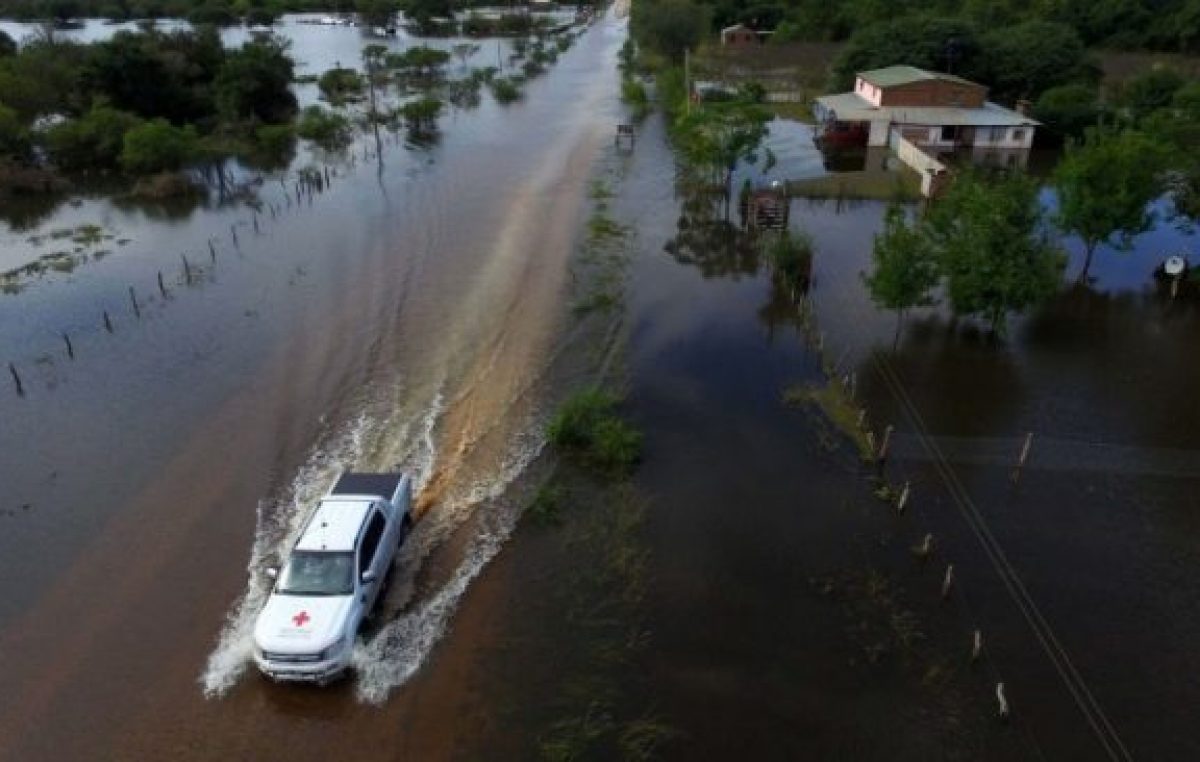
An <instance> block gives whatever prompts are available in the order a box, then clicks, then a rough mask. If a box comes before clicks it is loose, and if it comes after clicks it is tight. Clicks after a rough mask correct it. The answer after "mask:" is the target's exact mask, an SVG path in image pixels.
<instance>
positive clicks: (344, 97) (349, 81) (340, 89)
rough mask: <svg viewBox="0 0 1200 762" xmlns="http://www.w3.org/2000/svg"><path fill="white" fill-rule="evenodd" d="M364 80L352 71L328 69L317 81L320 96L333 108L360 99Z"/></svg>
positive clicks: (364, 83)
mask: <svg viewBox="0 0 1200 762" xmlns="http://www.w3.org/2000/svg"><path fill="white" fill-rule="evenodd" d="M365 86H366V80H365V79H364V78H363V77H362V75H360V74H359V73H358V72H356V71H355V70H354V69H346V68H336V69H330V70H329V71H327V72H325V73H324V74H322V75H321V78H320V79H318V80H317V87H318V88H319V89H320V90H321V96H322V97H323V98H325V100H327V101H329V102H330V103H332V104H334V105H335V106H338V105H341V104H343V103H348V102H351V101H357V100H360V99H362V96H363V90H364V89H365Z"/></svg>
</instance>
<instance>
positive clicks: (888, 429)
mask: <svg viewBox="0 0 1200 762" xmlns="http://www.w3.org/2000/svg"><path fill="white" fill-rule="evenodd" d="M892 429H893V427H892V425H891V424H888V425H887V426H885V427H884V429H883V442H881V443H880V445H879V455H878V456H876V459H877V460H878V461H879V467H880V468H883V464H884V463H886V462H887V456H888V447H889V446H890V445H891V443H892Z"/></svg>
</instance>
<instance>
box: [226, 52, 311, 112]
mask: <svg viewBox="0 0 1200 762" xmlns="http://www.w3.org/2000/svg"><path fill="white" fill-rule="evenodd" d="M290 47H291V43H290V42H289V41H287V40H285V39H283V38H282V37H278V36H275V35H272V36H270V37H267V38H266V39H260V40H255V41H253V42H248V43H246V44H245V45H243V46H242V48H241V49H240V50H236V51H233V52H231V53H230V54H229V56H228V57H227V58H226V60H225V62H224V64H223V65H222V66H221V69H220V71H219V72H218V73H217V76H216V79H215V80H214V81H213V89H214V91H215V93H216V101H217V107H218V109H219V110H220V113H221V116H222V117H223V118H225V119H226V120H228V121H242V120H247V121H255V122H261V123H267V124H278V123H281V122H286V121H288V120H290V119H291V118H292V116H293V115H295V113H296V96H295V95H294V94H293V93H292V89H291V85H292V76H293V68H294V65H293V62H292V59H291V57H290V56H288V49H289V48H290Z"/></svg>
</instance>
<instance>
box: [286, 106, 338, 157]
mask: <svg viewBox="0 0 1200 762" xmlns="http://www.w3.org/2000/svg"><path fill="white" fill-rule="evenodd" d="M296 134H297V135H299V136H300V137H302V138H304V139H305V140H311V141H313V142H314V143H316V144H317V145H319V146H321V147H322V148H325V149H327V150H333V149H336V148H341V147H343V146H345V145H346V144H347V143H349V142H350V138H351V133H350V122H349V121H348V120H347V119H346V117H344V116H342V115H341V114H335V113H333V112H332V111H326V110H325V109H323V108H321V107H320V106H309V107H308V108H306V109H304V111H303V112H302V113H301V114H300V123H299V124H297V125H296Z"/></svg>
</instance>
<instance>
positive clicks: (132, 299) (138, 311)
mask: <svg viewBox="0 0 1200 762" xmlns="http://www.w3.org/2000/svg"><path fill="white" fill-rule="evenodd" d="M129 303H130V304H132V305H133V315H134V317H136V318H137V319H138V320H141V319H142V308H141V307H139V306H138V300H137V293H136V292H135V291H134V290H133V286H130V287H129Z"/></svg>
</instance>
